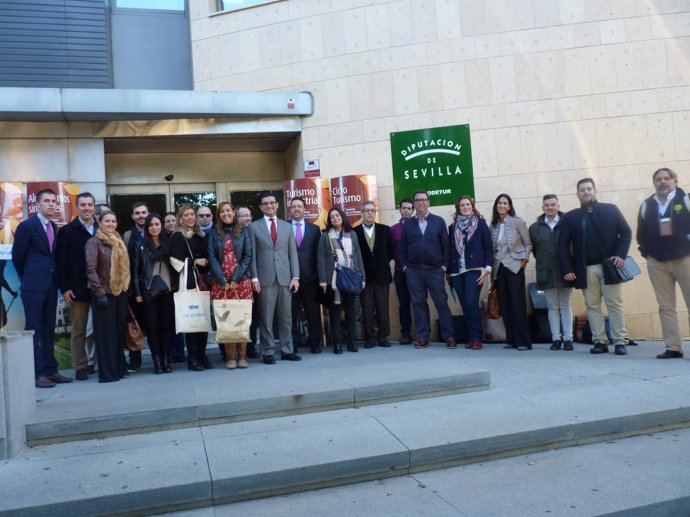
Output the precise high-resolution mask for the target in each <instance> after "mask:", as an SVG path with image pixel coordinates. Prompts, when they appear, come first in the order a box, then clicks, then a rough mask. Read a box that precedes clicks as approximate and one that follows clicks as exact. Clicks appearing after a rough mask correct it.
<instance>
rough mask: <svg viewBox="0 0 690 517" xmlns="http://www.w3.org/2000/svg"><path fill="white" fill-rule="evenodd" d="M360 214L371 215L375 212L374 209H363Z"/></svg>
mask: <svg viewBox="0 0 690 517" xmlns="http://www.w3.org/2000/svg"><path fill="white" fill-rule="evenodd" d="M362 212H367V213H368V214H371V213H373V212H376V209H375V208H365V209H364V210H362Z"/></svg>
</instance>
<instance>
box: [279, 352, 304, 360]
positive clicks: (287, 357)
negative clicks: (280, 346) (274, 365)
mask: <svg viewBox="0 0 690 517" xmlns="http://www.w3.org/2000/svg"><path fill="white" fill-rule="evenodd" d="M280 358H281V359H282V360H283V361H301V360H302V358H301V357H300V356H298V355H297V354H295V353H294V352H293V353H291V354H280Z"/></svg>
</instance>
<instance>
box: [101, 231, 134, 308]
mask: <svg viewBox="0 0 690 517" xmlns="http://www.w3.org/2000/svg"><path fill="white" fill-rule="evenodd" d="M96 237H98V238H99V239H100V240H102V241H103V242H105V243H106V244H107V245H108V246H110V247H111V248H112V255H111V257H110V283H109V285H110V290H111V291H112V293H113V295H115V296H118V295H119V294H121V293H123V292H124V291H126V290H127V289H128V288H129V280H130V276H129V256H128V255H127V247H126V246H125V243H124V241H123V240H122V237H120V234H119V233H117V232H111V233H106V232H104V231H103V230H101V229H100V228H98V229H97V230H96Z"/></svg>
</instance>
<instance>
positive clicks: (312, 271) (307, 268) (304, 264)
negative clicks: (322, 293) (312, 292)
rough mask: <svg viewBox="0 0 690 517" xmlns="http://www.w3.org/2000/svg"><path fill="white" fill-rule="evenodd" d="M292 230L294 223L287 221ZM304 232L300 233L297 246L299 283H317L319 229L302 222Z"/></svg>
mask: <svg viewBox="0 0 690 517" xmlns="http://www.w3.org/2000/svg"><path fill="white" fill-rule="evenodd" d="M288 222H289V223H290V224H291V225H292V226H293V230H294V221H292V220H290V221H288ZM302 223H304V231H303V232H302V245H301V246H297V256H298V257H299V281H300V283H302V282H313V283H318V281H319V270H318V267H317V265H316V261H317V256H318V250H319V240H320V239H321V229H320V228H319V227H318V226H316V225H315V224H312V223H308V222H307V221H304V220H303V221H302Z"/></svg>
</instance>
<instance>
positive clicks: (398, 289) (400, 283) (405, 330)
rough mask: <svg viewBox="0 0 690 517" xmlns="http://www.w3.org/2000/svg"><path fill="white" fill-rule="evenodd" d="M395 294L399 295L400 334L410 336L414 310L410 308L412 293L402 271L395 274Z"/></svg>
mask: <svg viewBox="0 0 690 517" xmlns="http://www.w3.org/2000/svg"><path fill="white" fill-rule="evenodd" d="M393 282H394V283H395V293H396V294H397V295H398V305H399V309H398V313H399V315H400V333H401V334H402V335H403V336H409V335H410V330H411V329H412V309H411V307H410V304H411V299H410V291H408V289H407V278H406V277H405V273H403V272H402V271H395V272H394V273H393Z"/></svg>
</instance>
